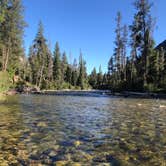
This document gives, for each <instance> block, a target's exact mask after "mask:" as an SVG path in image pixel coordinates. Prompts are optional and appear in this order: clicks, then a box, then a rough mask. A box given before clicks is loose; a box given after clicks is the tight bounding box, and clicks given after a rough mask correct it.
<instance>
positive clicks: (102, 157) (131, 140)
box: [0, 95, 166, 166]
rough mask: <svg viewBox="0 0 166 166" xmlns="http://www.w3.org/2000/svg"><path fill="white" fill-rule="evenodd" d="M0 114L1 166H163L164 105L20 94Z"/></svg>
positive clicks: (1, 107)
mask: <svg viewBox="0 0 166 166" xmlns="http://www.w3.org/2000/svg"><path fill="white" fill-rule="evenodd" d="M0 112H1V114H0V115H1V116H0V165H2V166H3V165H4V166H5V165H13V166H14V165H16V166H17V165H32V166H41V165H57V166H61V165H67V166H70V165H71V166H72V165H75V166H79V165H83V166H84V165H85V166H86V165H87V166H88V165H92V166H93V165H94V166H97V165H100V166H104V165H105V166H109V165H111V166H119V165H122V166H123V165H124V166H132V165H133V166H135V165H141V166H142V165H143V166H166V100H165V101H164V100H155V99H154V100H152V99H127V98H116V97H102V96H98V97H88V96H44V95H43V96H42V95H21V96H15V97H8V98H7V99H6V101H3V102H1V103H0Z"/></svg>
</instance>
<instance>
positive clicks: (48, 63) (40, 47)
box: [29, 22, 52, 88]
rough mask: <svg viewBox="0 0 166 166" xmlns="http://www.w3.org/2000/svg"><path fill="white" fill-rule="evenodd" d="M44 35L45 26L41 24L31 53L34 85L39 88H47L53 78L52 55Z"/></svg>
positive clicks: (30, 59)
mask: <svg viewBox="0 0 166 166" xmlns="http://www.w3.org/2000/svg"><path fill="white" fill-rule="evenodd" d="M43 33H44V30H43V25H42V23H41V22H40V23H39V27H38V32H37V35H36V37H35V40H34V42H33V45H32V46H31V47H30V52H29V62H30V65H31V70H32V83H34V84H36V86H38V87H39V88H47V84H48V82H49V81H51V78H52V55H51V53H50V50H49V49H48V45H47V43H46V39H45V37H44V34H43Z"/></svg>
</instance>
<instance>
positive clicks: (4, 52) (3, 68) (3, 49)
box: [2, 45, 6, 71]
mask: <svg viewBox="0 0 166 166" xmlns="http://www.w3.org/2000/svg"><path fill="white" fill-rule="evenodd" d="M5 55H6V51H5V46H4V45H3V46H2V71H4V70H5Z"/></svg>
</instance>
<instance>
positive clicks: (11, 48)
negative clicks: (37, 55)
mask: <svg viewBox="0 0 166 166" xmlns="http://www.w3.org/2000/svg"><path fill="white" fill-rule="evenodd" d="M0 6H1V7H0V8H1V11H0V56H1V59H2V61H1V66H2V67H1V69H2V70H3V71H6V70H8V71H10V72H13V73H15V72H16V71H18V70H19V69H18V68H19V64H20V59H21V58H24V50H23V46H22V38H23V33H24V27H25V22H24V19H23V6H22V3H21V0H3V1H1V2H0Z"/></svg>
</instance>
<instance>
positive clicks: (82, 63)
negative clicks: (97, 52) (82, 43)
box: [77, 52, 86, 89]
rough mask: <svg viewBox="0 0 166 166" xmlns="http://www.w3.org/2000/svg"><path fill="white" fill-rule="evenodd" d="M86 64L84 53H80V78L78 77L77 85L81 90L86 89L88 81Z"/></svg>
mask: <svg viewBox="0 0 166 166" xmlns="http://www.w3.org/2000/svg"><path fill="white" fill-rule="evenodd" d="M85 64H86V63H85V61H84V60H83V57H82V52H80V57H79V76H78V81H77V85H78V86H80V87H81V89H84V87H85V81H86V67H85Z"/></svg>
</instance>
